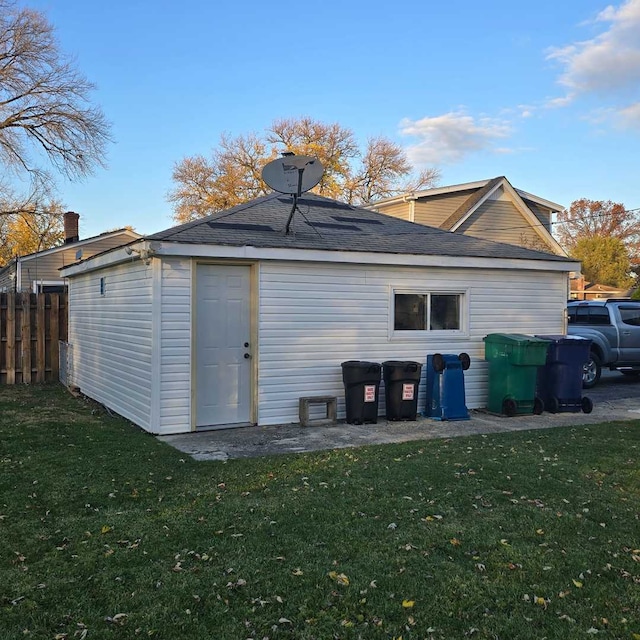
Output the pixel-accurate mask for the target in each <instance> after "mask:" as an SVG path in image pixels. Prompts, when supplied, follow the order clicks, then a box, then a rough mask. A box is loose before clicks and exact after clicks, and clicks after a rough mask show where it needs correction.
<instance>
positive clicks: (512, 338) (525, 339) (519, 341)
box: [483, 333, 549, 347]
mask: <svg viewBox="0 0 640 640" xmlns="http://www.w3.org/2000/svg"><path fill="white" fill-rule="evenodd" d="M483 340H484V341H485V342H489V343H495V344H511V345H519V346H522V347H526V346H527V345H528V344H534V343H538V344H542V343H545V342H549V341H548V340H546V339H542V338H541V337H539V336H538V337H536V336H528V335H525V334H524V333H490V334H489V335H488V336H485V337H484V338H483Z"/></svg>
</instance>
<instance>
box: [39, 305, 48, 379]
mask: <svg viewBox="0 0 640 640" xmlns="http://www.w3.org/2000/svg"><path fill="white" fill-rule="evenodd" d="M36 327H37V334H38V340H37V342H36V382H44V381H45V375H46V344H47V335H46V322H45V315H44V294H42V293H40V294H38V295H36Z"/></svg>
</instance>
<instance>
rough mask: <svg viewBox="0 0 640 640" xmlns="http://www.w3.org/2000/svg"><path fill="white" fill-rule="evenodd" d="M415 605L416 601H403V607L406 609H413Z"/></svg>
mask: <svg viewBox="0 0 640 640" xmlns="http://www.w3.org/2000/svg"><path fill="white" fill-rule="evenodd" d="M414 605H415V600H403V601H402V607H403V608H404V609H411V607H413V606H414Z"/></svg>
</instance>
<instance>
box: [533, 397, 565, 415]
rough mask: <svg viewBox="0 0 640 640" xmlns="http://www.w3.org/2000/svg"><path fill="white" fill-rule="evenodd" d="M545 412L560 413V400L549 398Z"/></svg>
mask: <svg viewBox="0 0 640 640" xmlns="http://www.w3.org/2000/svg"><path fill="white" fill-rule="evenodd" d="M547 411H549V413H558V411H560V400H558V398H556V397H555V396H551V398H549V405H548V406H547ZM534 413H535V411H534Z"/></svg>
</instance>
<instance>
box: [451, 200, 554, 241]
mask: <svg viewBox="0 0 640 640" xmlns="http://www.w3.org/2000/svg"><path fill="white" fill-rule="evenodd" d="M456 231H457V232H458V233H464V234H465V235H469V236H474V237H476V238H484V239H485V240H493V241H495V242H504V243H507V244H513V245H518V246H521V247H526V248H528V249H536V250H540V251H549V252H550V253H553V249H552V248H551V247H550V246H548V245H547V244H546V243H545V242H544V241H543V240H542V238H541V237H540V236H539V235H538V234H537V233H536V232H535V231H534V230H533V228H532V227H531V225H530V224H529V222H528V221H527V220H525V218H524V216H523V215H522V213H520V211H519V210H518V209H517V208H516V206H515V205H514V204H513V203H512V202H507V201H506V200H487V201H486V202H484V203H482V204H481V205H480V206H479V207H478V209H476V211H474V212H473V214H472V215H471V216H470V217H469V219H468V220H466V221H465V222H464V223H463V224H462V225H460V227H458V229H456Z"/></svg>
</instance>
